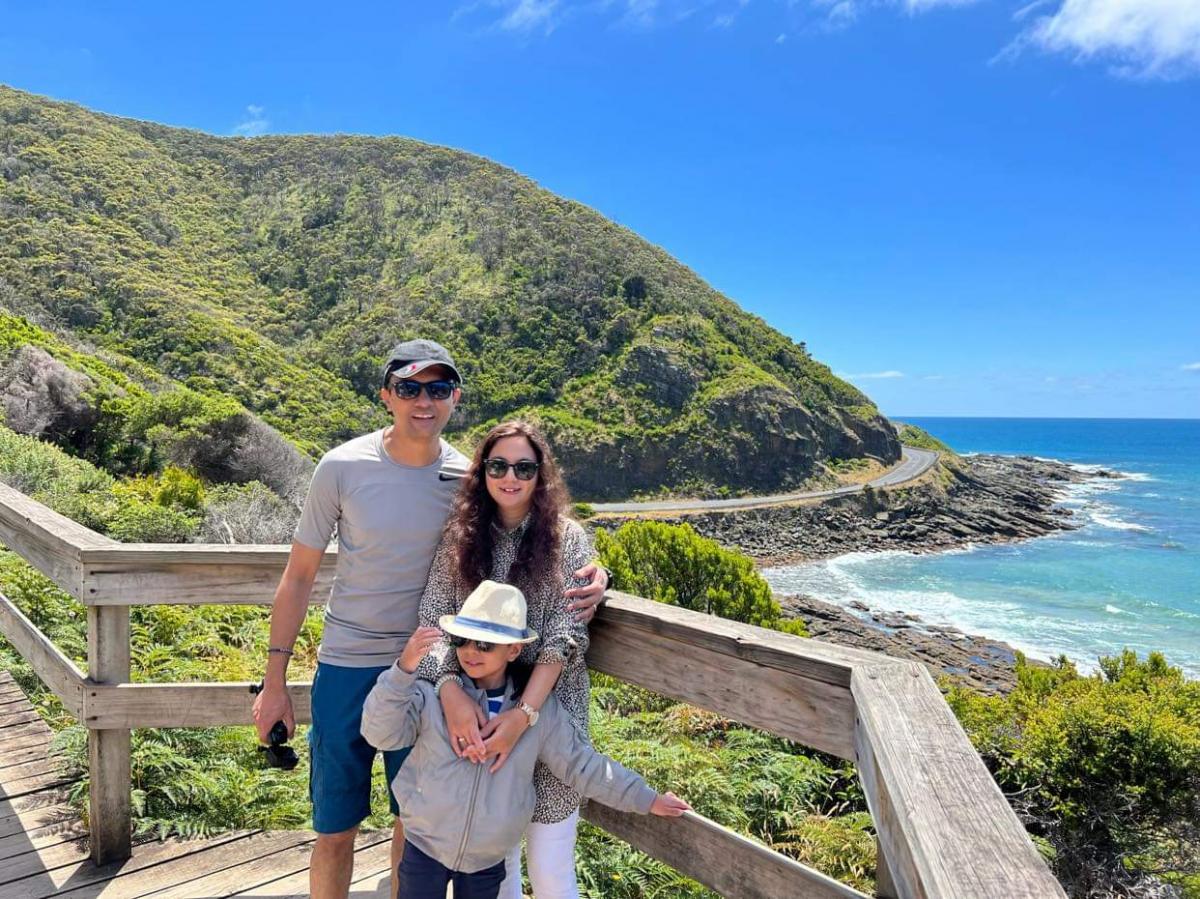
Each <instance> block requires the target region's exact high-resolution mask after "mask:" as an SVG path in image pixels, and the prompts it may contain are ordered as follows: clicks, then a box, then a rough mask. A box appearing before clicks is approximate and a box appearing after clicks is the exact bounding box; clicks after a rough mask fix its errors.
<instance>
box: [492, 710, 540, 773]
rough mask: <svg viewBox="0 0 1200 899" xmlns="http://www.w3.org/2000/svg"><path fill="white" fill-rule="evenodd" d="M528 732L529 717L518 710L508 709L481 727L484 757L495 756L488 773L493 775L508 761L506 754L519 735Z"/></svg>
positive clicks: (511, 749) (510, 750)
mask: <svg viewBox="0 0 1200 899" xmlns="http://www.w3.org/2000/svg"><path fill="white" fill-rule="evenodd" d="M527 730H529V716H528V715H526V714H525V713H524V712H522V711H521V710H520V709H509V710H508V711H506V712H501V713H500V714H499V715H497V716H496V717H495V718H493V719H492V720H491V721H489V722H488V723H487V724H485V725H484V726H483V732H482V733H483V745H484V753H483V754H484V757H485V758H491V757H492V756H493V755H494V756H496V761H495V762H493V763H492V767H490V768H489V769H488V771H489V772H490V773H492V774H495V773H496V772H497V771H499V770H500V769H501V768H503V767H504V763H505V762H506V761H508V754H509V753H510V752H512V751H513V747H514V746H516V745H517V740H519V739H521V734H523V733H525V731H527Z"/></svg>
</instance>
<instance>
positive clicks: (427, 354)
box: [383, 340, 463, 384]
mask: <svg viewBox="0 0 1200 899" xmlns="http://www.w3.org/2000/svg"><path fill="white" fill-rule="evenodd" d="M432 365H441V366H443V367H444V368H448V369H450V371H451V373H452V374H453V375H454V380H456V381H458V383H459V384H461V383H462V380H463V378H462V375H461V374H459V372H458V366H457V365H455V364H454V360H453V359H452V358H450V353H449V352H448V351H447V350H446V348H445V347H444V346H442V345H441V344H440V343H437V342H436V341H433V340H406V341H404V342H403V343H398V344H396V346H395V347H394V348H393V349H392V353H391V355H390V356H389V357H388V360H387V362H385V363H384V364H383V378H384V381H386V380H387V378H388V375H395V376H396V377H398V378H411V377H412V376H413V375H415V374H416V373H417V372H420V371H424V370H425V369H427V368H429V367H430V366H432Z"/></svg>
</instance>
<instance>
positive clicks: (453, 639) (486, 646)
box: [448, 634, 500, 652]
mask: <svg viewBox="0 0 1200 899" xmlns="http://www.w3.org/2000/svg"><path fill="white" fill-rule="evenodd" d="M448 636H449V638H450V645H451V646H453V647H454V648H455V649H462V648H463V647H464V646H466V645H467V644H468V643H474V644H475V648H476V649H478V650H479V651H480V652H491V651H492V650H493V649H495V648H496V647H497V646H500V644H499V643H486V642H484V641H483V640H468V639H467V638H466V637H457V636H455V635H454V634H449V635H448Z"/></svg>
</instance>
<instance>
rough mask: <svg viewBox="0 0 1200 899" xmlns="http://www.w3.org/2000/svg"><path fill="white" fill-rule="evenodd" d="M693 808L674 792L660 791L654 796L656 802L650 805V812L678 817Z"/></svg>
mask: <svg viewBox="0 0 1200 899" xmlns="http://www.w3.org/2000/svg"><path fill="white" fill-rule="evenodd" d="M691 810H692V807H691V806H690V805H688V804H687V803H686V802H684V801H683V800H682V799H680V798H679V797H678V796H676V795H675V794H674V793H659V794H658V795H657V796H655V797H654V804H653V805H652V806H650V814H652V815H658V816H660V817H662V818H678V817H679V816H680V815H682V814H683V813H684V812H690V811H691Z"/></svg>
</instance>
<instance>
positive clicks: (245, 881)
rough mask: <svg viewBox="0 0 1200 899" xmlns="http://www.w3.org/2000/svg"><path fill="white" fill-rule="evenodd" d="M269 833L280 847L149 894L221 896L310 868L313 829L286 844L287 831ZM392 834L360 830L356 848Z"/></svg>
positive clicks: (156, 898) (162, 898)
mask: <svg viewBox="0 0 1200 899" xmlns="http://www.w3.org/2000/svg"><path fill="white" fill-rule="evenodd" d="M266 836H267V837H269V838H270V839H271V840H274V841H277V843H278V845H279V848H277V849H273V850H271V851H270V852H269V853H268V854H264V855H261V856H260V857H258V858H254V859H250V860H247V861H244V862H242V863H241V864H237V865H233V866H232V867H228V868H225V869H224V870H221V871H217V872H215V873H213V874H209V875H207V876H206V877H200V878H193V879H190V880H189V881H188V882H187V883H183V884H180V885H179V886H176V887H173V888H171V889H167V890H160V891H157V892H154V893H151V894H149V895H150V896H153V899H198V897H204V899H216V897H220V896H233V895H236V894H237V893H238V892H239V891H244V890H247V889H253V888H255V887H258V886H262V885H263V884H268V883H271V882H272V881H275V880H279V879H281V878H283V877H287V876H289V875H293V874H298V873H301V872H306V871H307V870H308V866H309V860H310V859H311V858H312V850H313V843H314V842H315V841H316V834H314V833H312V832H310V831H298V832H292V833H291V834H288V835H287V836H289V837H291V845H290V846H289V845H285V841H284V839H283V838H284V836H285V834H283V833H274V834H269V835H266ZM296 837H300V839H296ZM391 838H392V835H391V832H390V831H382V830H379V831H370V832H368V833H363V834H359V836H358V839H357V840H356V841H355V842H356V851H357V850H359V849H365V848H367V847H369V846H373V845H375V844H376V843H379V842H381V841H387V842H390V841H391ZM267 842H269V841H268V840H267V839H264V844H266V843H267Z"/></svg>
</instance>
